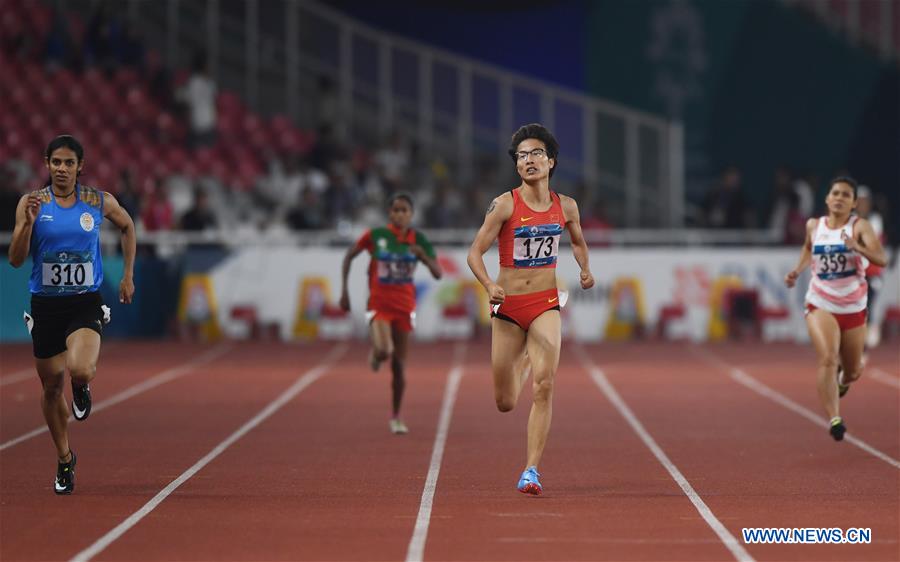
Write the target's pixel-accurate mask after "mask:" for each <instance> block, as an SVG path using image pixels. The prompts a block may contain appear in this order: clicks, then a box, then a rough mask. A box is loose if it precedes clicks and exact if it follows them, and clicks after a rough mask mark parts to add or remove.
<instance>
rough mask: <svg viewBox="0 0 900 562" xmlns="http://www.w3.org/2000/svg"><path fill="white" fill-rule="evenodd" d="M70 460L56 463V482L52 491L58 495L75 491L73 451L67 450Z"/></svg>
mask: <svg viewBox="0 0 900 562" xmlns="http://www.w3.org/2000/svg"><path fill="white" fill-rule="evenodd" d="M69 452H70V453H72V458H71V459H70V460H69V462H57V464H56V482H54V483H53V491H54V492H56V493H57V494H60V495H64V494H65V495H67V494H71V493H72V492H73V491H74V490H75V451H72V450H71V449H69Z"/></svg>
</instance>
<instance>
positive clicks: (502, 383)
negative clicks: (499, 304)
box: [491, 318, 526, 388]
mask: <svg viewBox="0 0 900 562" xmlns="http://www.w3.org/2000/svg"><path fill="white" fill-rule="evenodd" d="M525 335H526V332H525V330H523V329H522V328H520V327H519V325H518V324H514V323H512V322H509V321H508V320H501V319H500V318H493V319H491V368H492V371H493V373H494V387H495V388H505V387H507V386H510V385H515V384H517V382H516V381H517V380H518V378H517V373H514V372H513V365H514V364H515V362H516V359H518V358H519V356H520V355H522V351H524V349H525Z"/></svg>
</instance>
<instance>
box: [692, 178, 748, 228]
mask: <svg viewBox="0 0 900 562" xmlns="http://www.w3.org/2000/svg"><path fill="white" fill-rule="evenodd" d="M703 213H704V226H706V227H708V228H728V229H738V228H748V227H750V226H752V225H753V222H754V221H753V214H752V210H751V209H750V207H749V205H748V204H747V200H746V199H745V198H744V194H743V193H742V192H741V172H740V170H738V169H737V168H736V167H735V166H729V167H727V168H726V169H725V171H724V172H722V177H721V179H720V181H719V183H718V184H717V185H716V186H715V187H713V189H711V190H710V192H709V193H708V194H707V195H706V198H705V199H704V201H703Z"/></svg>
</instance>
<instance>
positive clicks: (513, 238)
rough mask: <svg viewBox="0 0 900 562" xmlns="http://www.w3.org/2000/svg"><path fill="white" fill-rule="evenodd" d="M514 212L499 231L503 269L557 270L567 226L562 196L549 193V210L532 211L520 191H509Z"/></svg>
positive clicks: (501, 265) (498, 238) (498, 239)
mask: <svg viewBox="0 0 900 562" xmlns="http://www.w3.org/2000/svg"><path fill="white" fill-rule="evenodd" d="M510 193H512V197H513V211H512V215H511V216H510V217H509V219H508V220H507V221H506V222H505V223H503V226H501V227H500V234H499V236H498V237H497V241H498V243H499V246H500V267H514V268H516V269H521V268H543V267H556V257H557V256H558V255H559V240H560V238H561V237H562V232H563V229H564V228H565V226H566V216H565V214H563V209H562V202H561V201H560V199H559V195H558V194H557V193H556V192H554V191H551V192H550V201H551V203H550V208H549V209H547V210H546V211H540V212H539V211H535V210H532V209H531V208H530V207H529V206H528V205H526V204H525V201H524V200H523V199H522V198H521V197H520V196H519V191H518V190H517V189H512V190H510Z"/></svg>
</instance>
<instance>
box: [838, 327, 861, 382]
mask: <svg viewBox="0 0 900 562" xmlns="http://www.w3.org/2000/svg"><path fill="white" fill-rule="evenodd" d="M865 345H866V325H865V324H863V325H862V326H857V327H856V328H853V329H852V330H847V331H844V332H841V350H840V353H841V365H843V366H844V370H845V371H849V372H851V373H852V372H856V370H857V369H859V368H860V367H861V364H862V356H863V352H864V351H865Z"/></svg>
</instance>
